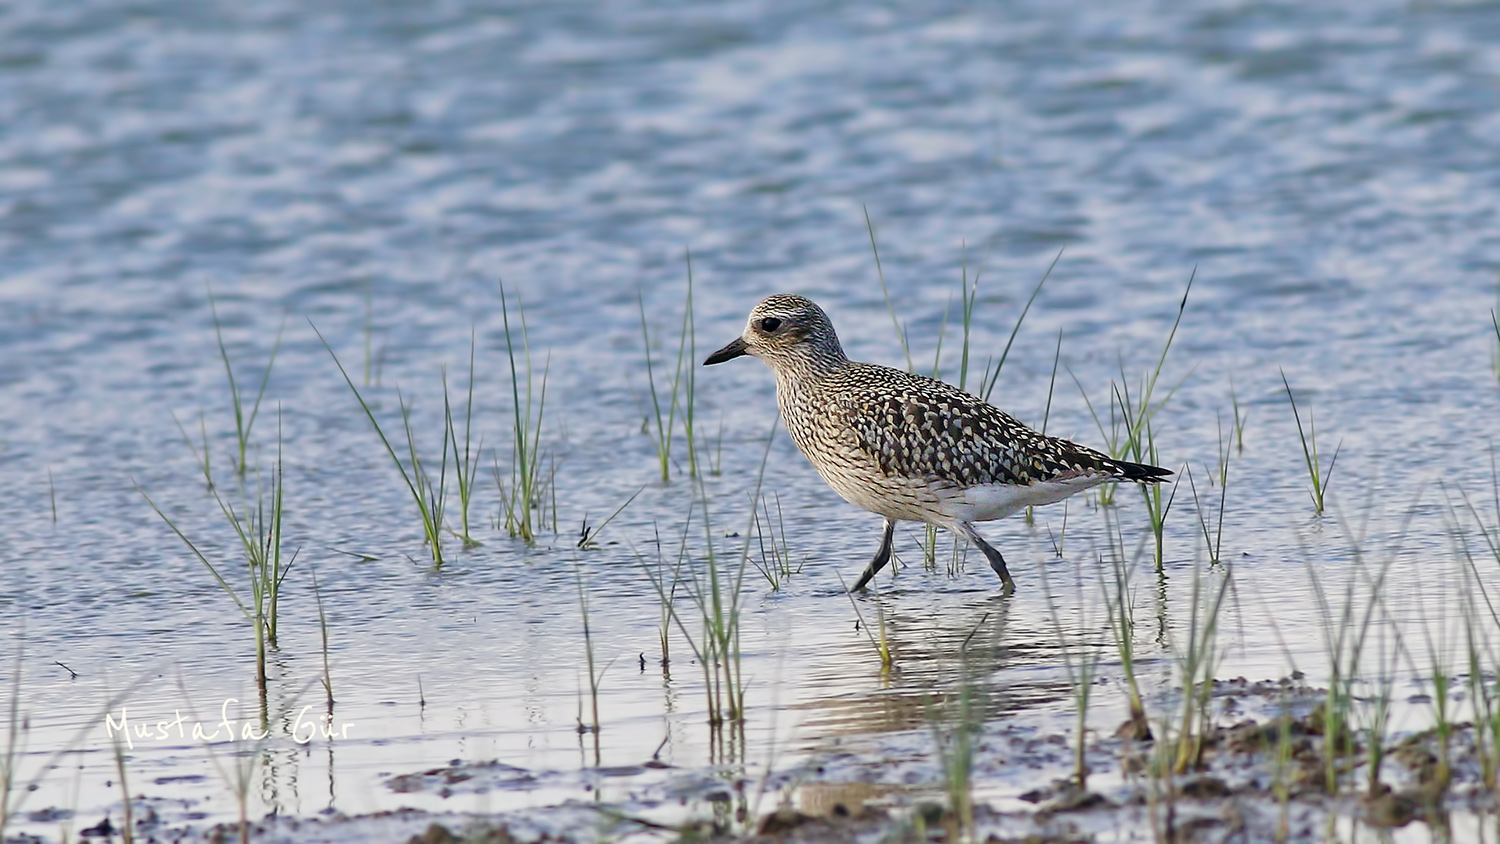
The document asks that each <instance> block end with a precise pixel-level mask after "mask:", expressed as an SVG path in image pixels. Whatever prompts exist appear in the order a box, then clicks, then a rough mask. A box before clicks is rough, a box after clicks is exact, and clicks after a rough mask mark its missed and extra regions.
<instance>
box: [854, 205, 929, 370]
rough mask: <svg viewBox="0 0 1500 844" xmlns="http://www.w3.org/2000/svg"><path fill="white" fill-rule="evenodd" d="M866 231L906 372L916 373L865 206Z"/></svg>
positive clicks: (871, 221) (867, 207)
mask: <svg viewBox="0 0 1500 844" xmlns="http://www.w3.org/2000/svg"><path fill="white" fill-rule="evenodd" d="M865 230H866V231H868V232H869V233H870V252H871V253H873V254H874V255H875V275H876V277H877V278H879V279H880V293H881V295H883V296H884V297H885V306H886V309H887V310H889V311H890V312H891V325H893V326H895V328H896V339H897V340H899V341H901V354H902V355H903V356H904V357H905V358H906V371H907V372H916V371H917V368H916V364H915V363H913V362H912V359H911V346H910V345H909V344H908V343H907V342H906V327H905V326H904V325H902V324H901V320H900V318H899V317H897V316H896V303H895V301H894V300H892V299H891V289H890V287H888V286H886V283H885V267H883V266H881V264H880V247H879V246H877V245H876V244H875V222H874V221H873V220H871V219H870V208H869V206H865Z"/></svg>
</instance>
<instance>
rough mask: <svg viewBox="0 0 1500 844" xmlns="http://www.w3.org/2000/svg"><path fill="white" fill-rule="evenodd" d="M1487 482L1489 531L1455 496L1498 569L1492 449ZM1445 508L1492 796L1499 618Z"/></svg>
mask: <svg viewBox="0 0 1500 844" xmlns="http://www.w3.org/2000/svg"><path fill="white" fill-rule="evenodd" d="M1490 477H1491V484H1492V491H1493V495H1494V507H1495V524H1494V526H1490V525H1488V524H1486V523H1485V517H1484V515H1483V514H1482V513H1481V512H1480V510H1479V508H1478V507H1477V506H1476V505H1475V504H1474V502H1473V500H1471V499H1470V498H1469V496H1468V494H1467V493H1465V492H1463V490H1460V491H1459V492H1460V495H1461V496H1462V498H1463V505H1464V509H1465V510H1467V512H1468V514H1469V515H1470V517H1471V518H1472V519H1473V521H1474V524H1475V527H1476V528H1477V529H1478V532H1479V535H1480V537H1481V539H1482V541H1483V542H1484V544H1485V546H1486V548H1487V550H1488V551H1489V553H1490V556H1491V557H1492V558H1493V559H1494V562H1495V563H1496V564H1497V565H1500V470H1497V468H1496V463H1495V452H1494V449H1493V448H1492V449H1491V451H1490ZM1450 508H1451V509H1452V510H1453V512H1454V514H1455V517H1454V523H1455V525H1454V529H1453V533H1454V536H1455V538H1456V539H1457V545H1458V551H1459V554H1460V555H1461V557H1462V570H1463V571H1462V573H1463V580H1462V584H1463V600H1462V601H1461V602H1460V609H1461V610H1462V612H1463V614H1464V638H1465V644H1466V646H1467V648H1466V649H1467V662H1468V672H1467V673H1468V677H1467V679H1468V686H1469V699H1470V701H1471V705H1472V707H1473V710H1474V720H1475V730H1474V736H1475V750H1476V754H1477V756H1478V757H1479V764H1480V774H1481V776H1482V778H1483V780H1484V784H1485V786H1486V787H1487V788H1488V789H1490V790H1491V791H1497V790H1500V655H1497V654H1496V652H1495V650H1494V644H1493V641H1494V639H1493V636H1492V635H1491V631H1493V630H1495V629H1500V612H1497V610H1496V607H1495V604H1494V603H1493V601H1492V600H1491V598H1490V595H1489V591H1488V590H1487V589H1486V588H1485V585H1484V578H1483V577H1482V576H1481V575H1480V572H1479V565H1478V562H1477V561H1476V560H1475V559H1474V554H1473V552H1472V550H1471V549H1470V546H1469V542H1468V539H1467V535H1466V533H1465V532H1464V531H1462V530H1460V529H1459V528H1458V523H1459V519H1458V513H1459V510H1458V508H1457V507H1456V506H1453V505H1452V504H1451V502H1450Z"/></svg>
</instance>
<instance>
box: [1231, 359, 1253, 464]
mask: <svg viewBox="0 0 1500 844" xmlns="http://www.w3.org/2000/svg"><path fill="white" fill-rule="evenodd" d="M1229 406H1230V408H1231V409H1233V411H1234V448H1235V451H1237V452H1239V453H1240V454H1244V453H1245V425H1246V424H1247V423H1249V421H1250V409H1249V408H1245V409H1244V410H1243V411H1242V410H1241V407H1240V397H1239V395H1237V394H1236V393H1235V391H1234V376H1230V378H1229Z"/></svg>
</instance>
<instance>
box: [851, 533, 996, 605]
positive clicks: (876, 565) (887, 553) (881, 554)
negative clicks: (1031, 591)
mask: <svg viewBox="0 0 1500 844" xmlns="http://www.w3.org/2000/svg"><path fill="white" fill-rule="evenodd" d="M895 536H896V520H895V519H886V520H885V537H884V538H883V539H881V540H880V550H879V551H876V552H875V559H873V560H871V561H870V564H869V565H868V566H865V573H864V574H862V575H860V576H859V582H858V583H856V584H854V588H853V589H850V590H849V591H850V592H858V591H859V590H861V589H863V588H865V584H866V583H869V582H870V578H872V577H874V576H875V575H876V574H877V573H879V571H880V570H881V569H883V568H885V564H886V563H889V562H890V561H891V541H892V540H893V539H895ZM1001 565H1004V563H1001Z"/></svg>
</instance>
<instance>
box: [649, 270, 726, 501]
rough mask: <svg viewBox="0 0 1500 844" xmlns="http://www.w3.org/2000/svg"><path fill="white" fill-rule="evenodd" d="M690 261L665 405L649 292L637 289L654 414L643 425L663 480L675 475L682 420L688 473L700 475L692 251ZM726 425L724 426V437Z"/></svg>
mask: <svg viewBox="0 0 1500 844" xmlns="http://www.w3.org/2000/svg"><path fill="white" fill-rule="evenodd" d="M686 261H687V298H686V300H685V303H684V305H683V310H682V328H681V331H680V333H679V334H678V338H677V358H676V362H675V364H674V365H673V367H672V388H671V392H670V393H668V394H667V395H666V405H665V407H663V403H662V393H663V392H665V388H663V389H662V390H658V389H657V386H656V367H655V364H654V362H653V361H652V358H651V329H650V325H649V323H648V322H647V320H646V298H645V294H644V293H641V292H637V294H636V302H637V304H638V305H639V307H640V312H641V341H642V344H643V346H644V348H645V352H646V383H647V386H648V387H649V389H650V394H651V415H650V416H649V417H648V418H647V419H646V421H645V425H644V426H643V427H644V429H645V431H646V433H647V434H649V435H650V437H651V444H652V445H654V446H655V447H656V459H657V463H658V465H659V468H660V469H661V480H662V483H666V482H667V481H669V480H671V478H672V443H673V442H674V441H675V439H676V434H677V422H678V419H679V414H680V418H681V420H682V428H683V435H684V437H685V438H686V448H687V459H688V476H689V477H697V476H698V448H697V441H696V439H695V436H696V435H695V433H694V427H693V426H694V420H695V416H696V414H695V404H696V399H697V395H696V393H697V377H698V376H697V372H698V367H697V365H696V358H697V356H698V352H697V332H696V329H695V327H694V320H693V257H692V253H691V252H689V253H687V255H686ZM722 436H723V428H722V426H721V427H720V437H721V438H722Z"/></svg>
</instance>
